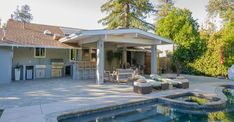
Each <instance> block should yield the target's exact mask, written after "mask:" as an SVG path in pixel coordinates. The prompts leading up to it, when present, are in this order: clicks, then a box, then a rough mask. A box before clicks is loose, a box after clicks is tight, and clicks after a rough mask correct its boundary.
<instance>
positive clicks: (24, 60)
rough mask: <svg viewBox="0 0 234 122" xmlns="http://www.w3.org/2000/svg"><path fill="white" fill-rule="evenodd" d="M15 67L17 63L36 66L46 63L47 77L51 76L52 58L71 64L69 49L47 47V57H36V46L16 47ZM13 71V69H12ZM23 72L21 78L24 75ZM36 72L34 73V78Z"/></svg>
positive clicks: (66, 64)
mask: <svg viewBox="0 0 234 122" xmlns="http://www.w3.org/2000/svg"><path fill="white" fill-rule="evenodd" d="M13 52H14V53H13V55H14V56H13V68H14V67H15V66H16V65H20V66H22V65H24V66H35V65H46V70H45V78H51V59H63V61H64V63H65V66H68V65H70V60H69V49H51V48H46V57H45V58H35V57H34V48H30V47H29V48H23V47H19V48H14V50H13ZM12 72H13V71H12ZM24 74H25V73H21V80H24V79H23V75H24ZM35 75H36V74H35V73H34V78H35V77H36V76H35ZM12 80H14V75H12Z"/></svg>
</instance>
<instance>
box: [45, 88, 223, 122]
mask: <svg viewBox="0 0 234 122" xmlns="http://www.w3.org/2000/svg"><path fill="white" fill-rule="evenodd" d="M224 88H225V87H223V86H217V87H216V89H215V93H216V94H217V98H219V99H220V100H219V101H216V102H212V103H206V104H204V105H198V104H194V103H189V102H184V103H183V104H186V105H193V106H194V105H195V106H200V107H204V108H213V107H216V108H217V109H222V108H223V107H225V106H226V103H227V98H226V96H225V95H224V94H223V92H222V91H223V89H224ZM186 93H195V92H192V91H185V92H181V93H178V94H186ZM197 93H198V92H197ZM174 95H177V94H174ZM168 96H171V95H165V96H161V97H152V98H149V99H144V100H135V101H132V102H127V103H126V101H125V102H122V103H121V102H118V103H109V104H100V105H96V106H90V107H86V108H83V107H81V108H79V110H78V109H77V108H74V109H70V110H66V111H61V112H55V113H51V114H47V115H46V116H45V118H46V122H58V119H59V117H61V116H64V115H68V116H69V114H73V115H74V114H77V113H78V114H80V113H82V112H94V111H97V110H100V109H106V108H111V107H116V106H124V105H127V104H134V103H139V102H144V101H149V100H157V101H164V102H165V101H167V102H176V103H178V102H179V103H181V102H182V101H176V100H172V99H168V98H166V97H168ZM97 106H98V107H97Z"/></svg>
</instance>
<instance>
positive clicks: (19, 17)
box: [13, 5, 33, 23]
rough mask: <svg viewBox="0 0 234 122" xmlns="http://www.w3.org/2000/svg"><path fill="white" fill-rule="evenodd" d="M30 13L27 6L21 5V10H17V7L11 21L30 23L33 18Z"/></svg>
mask: <svg viewBox="0 0 234 122" xmlns="http://www.w3.org/2000/svg"><path fill="white" fill-rule="evenodd" d="M30 12H31V9H30V7H29V5H22V6H21V9H19V6H17V9H16V10H15V12H14V14H13V19H14V20H16V21H20V22H26V23H30V22H31V21H32V19H33V16H32V14H31V13H30Z"/></svg>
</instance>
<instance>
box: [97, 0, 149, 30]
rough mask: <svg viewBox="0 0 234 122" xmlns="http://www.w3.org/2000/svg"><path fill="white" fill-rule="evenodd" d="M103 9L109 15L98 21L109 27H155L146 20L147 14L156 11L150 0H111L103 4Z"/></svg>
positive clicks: (147, 28) (145, 28)
mask: <svg viewBox="0 0 234 122" xmlns="http://www.w3.org/2000/svg"><path fill="white" fill-rule="evenodd" d="M101 11H102V12H106V13H107V14H108V15H107V16H106V17H104V18H102V19H101V20H99V21H98V22H99V23H102V24H103V25H105V26H107V28H108V29H116V28H139V29H143V30H149V29H154V26H153V25H152V24H150V23H148V22H146V21H145V19H146V18H147V16H148V15H149V14H150V13H152V12H154V7H153V5H152V4H151V3H150V2H149V0H109V1H108V2H106V3H105V4H103V5H102V6H101Z"/></svg>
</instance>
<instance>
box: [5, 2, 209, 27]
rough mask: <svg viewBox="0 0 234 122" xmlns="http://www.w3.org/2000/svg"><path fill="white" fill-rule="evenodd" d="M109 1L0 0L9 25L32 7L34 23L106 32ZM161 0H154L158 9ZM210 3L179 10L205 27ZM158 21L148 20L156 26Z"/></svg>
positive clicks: (187, 4) (185, 5)
mask: <svg viewBox="0 0 234 122" xmlns="http://www.w3.org/2000/svg"><path fill="white" fill-rule="evenodd" d="M106 1H107V0H0V18H1V19H2V21H3V22H2V23H4V22H6V21H7V20H8V19H9V18H10V16H11V14H12V13H13V12H14V11H15V9H16V8H17V5H19V6H21V5H24V4H28V5H29V6H30V7H31V13H32V15H33V21H32V23H40V24H48V25H58V26H65V27H74V28H82V29H102V28H104V26H102V25H101V24H100V23H98V22H97V21H98V20H99V19H101V18H102V17H104V16H105V13H102V12H101V10H100V6H101V5H102V4H103V3H105V2H106ZM156 1H157V0H151V2H152V3H153V4H154V5H156ZM208 1H209V0H175V6H177V7H179V8H187V9H189V10H190V11H192V15H193V17H194V18H195V19H197V20H198V23H199V24H200V25H201V24H202V23H204V21H205V20H206V17H207V13H206V7H205V6H206V5H207V4H208ZM154 19H155V17H151V18H148V19H147V20H148V21H149V22H151V23H154Z"/></svg>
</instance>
